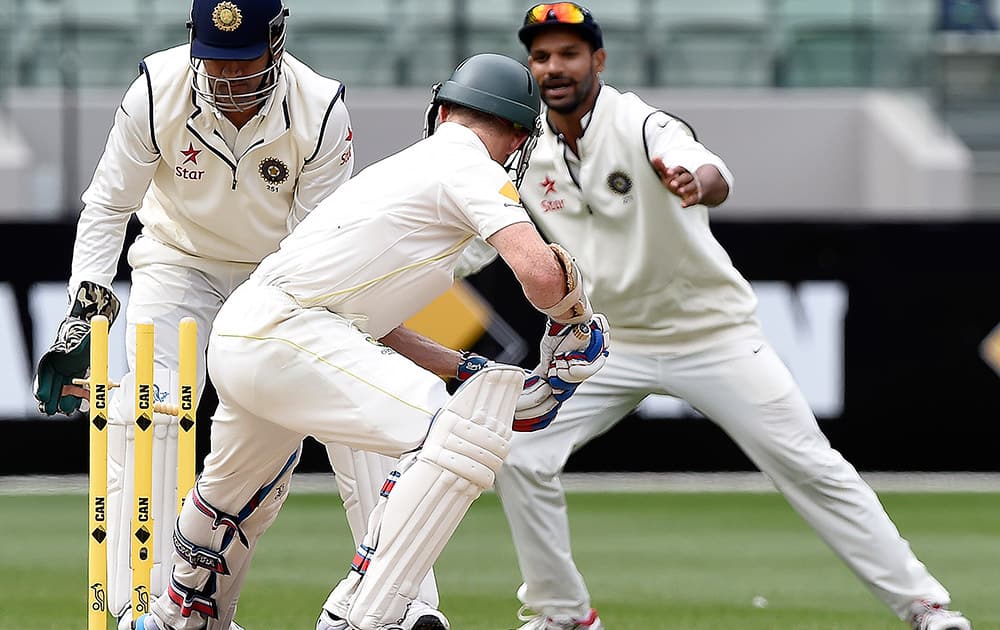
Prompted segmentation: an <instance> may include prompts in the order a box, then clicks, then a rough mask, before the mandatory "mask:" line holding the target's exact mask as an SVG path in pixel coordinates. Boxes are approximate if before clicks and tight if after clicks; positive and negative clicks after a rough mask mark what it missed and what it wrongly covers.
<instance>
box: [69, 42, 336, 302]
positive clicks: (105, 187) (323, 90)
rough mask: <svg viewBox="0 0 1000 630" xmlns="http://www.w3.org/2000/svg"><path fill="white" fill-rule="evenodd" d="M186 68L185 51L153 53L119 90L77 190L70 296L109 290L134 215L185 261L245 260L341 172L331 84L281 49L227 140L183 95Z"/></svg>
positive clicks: (270, 245)
mask: <svg viewBox="0 0 1000 630" xmlns="http://www.w3.org/2000/svg"><path fill="white" fill-rule="evenodd" d="M188 61H189V53H188V47H187V46H186V45H184V46H178V47H176V48H172V49H169V50H165V51H162V52H159V53H155V54H153V55H151V56H149V57H147V58H146V59H145V60H144V61H143V64H142V68H143V72H142V74H141V75H140V76H139V77H138V78H137V79H136V80H135V82H133V84H132V85H131V86H130V87H129V89H128V91H127V92H126V94H125V97H124V99H123V100H122V104H121V107H119V109H118V111H117V112H116V114H115V122H114V126H113V127H112V129H111V132H110V134H109V136H108V141H107V146H106V147H105V151H104V154H103V155H102V156H101V160H100V162H99V163H98V165H97V169H96V171H95V173H94V178H93V180H92V181H91V184H90V186H89V187H88V188H87V190H86V192H85V193H84V194H83V201H84V208H83V211H82V212H81V216H80V220H79V225H78V229H77V237H76V243H75V247H74V253H73V273H72V277H71V279H70V290H71V291H72V290H73V287H75V286H76V285H77V284H78V283H79V282H80V281H83V280H90V281H93V282H96V283H98V284H101V285H104V286H110V284H111V281H112V280H113V279H114V276H115V273H116V271H117V266H118V259H119V257H120V254H121V250H122V247H123V242H124V237H125V230H126V226H127V223H128V220H129V218H130V217H131V215H132V214H133V213H137V214H138V217H139V220H140V221H141V222H142V224H143V231H142V233H143V236H144V237H146V238H151V239H155V240H156V241H159V242H160V243H162V244H164V245H166V246H167V248H169V249H171V250H175V251H177V252H180V253H181V254H183V255H184V256H185V257H186V259H189V260H193V261H197V260H206V261H213V262H216V261H221V262H225V263H235V264H253V263H257V262H259V261H260V260H261V259H262V258H263V257H264V256H266V255H267V254H268V253H270V252H272V251H274V250H275V249H276V248H277V245H278V242H279V241H280V240H281V239H282V238H283V237H284V236H285V235H286V234H288V232H289V231H290V230H291V228H292V227H293V226H294V225H296V224H297V223H298V222H299V221H300V220H301V219H302V218H303V217H304V216H305V215H306V214H307V213H308V212H310V211H311V210H312V209H313V208H314V207H315V206H316V204H317V203H319V201H320V200H321V199H323V198H324V197H326V196H327V195H329V194H330V193H331V192H332V191H333V190H335V189H336V188H337V187H338V186H340V185H341V184H342V183H343V182H344V181H346V180H347V179H348V178H349V177H350V176H351V173H352V169H353V166H354V157H353V152H352V146H353V145H352V140H353V134H352V132H351V128H350V117H349V115H348V112H347V108H346V106H345V105H344V102H343V98H342V97H343V87H342V86H341V84H340V83H339V82H337V81H334V80H332V79H328V78H326V77H322V76H320V75H318V74H316V73H315V72H313V71H312V70H311V69H310V68H309V67H308V66H306V65H305V64H303V63H301V62H299V61H297V60H296V59H295V58H294V57H292V56H291V55H289V54H288V53H286V54H285V55H284V59H283V62H282V72H281V75H280V76H279V79H278V81H279V82H278V85H277V88H276V89H275V91H274V92H273V93H272V95H271V97H270V98H269V99H268V101H267V102H266V103H265V104H264V106H263V107H262V109H261V111H260V112H259V113H258V115H257V116H256V117H255V118H254V119H252V120H251V121H250V122H249V123H248V124H247V126H245V127H244V128H243V129H241V130H239V131H238V132H237V134H236V136H235V137H234V136H233V135H232V131H234V130H235V126H233V125H232V123H230V122H229V121H228V120H227V119H224V118H223V117H221V115H220V114H219V113H218V112H217V111H216V110H215V109H214V108H213V107H211V106H210V105H209V104H207V103H206V102H204V101H202V100H201V99H200V98H197V97H196V96H195V95H194V94H193V92H192V90H191V70H190V68H189V65H188ZM227 125H228V128H227ZM147 262H148V261H147Z"/></svg>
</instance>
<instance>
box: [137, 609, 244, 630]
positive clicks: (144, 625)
mask: <svg viewBox="0 0 1000 630" xmlns="http://www.w3.org/2000/svg"><path fill="white" fill-rule="evenodd" d="M129 628H130V629H131V628H132V626H131V624H130V625H129ZM134 630H169V628H166V626H160V624H159V623H158V622H157V621H156V619H155V618H154V617H153V615H151V614H149V613H146V614H144V615H139V618H138V619H136V620H135V628H134ZM230 630H244V629H243V626H241V625H239V624H238V623H236V622H235V621H234V622H233V625H231V626H230Z"/></svg>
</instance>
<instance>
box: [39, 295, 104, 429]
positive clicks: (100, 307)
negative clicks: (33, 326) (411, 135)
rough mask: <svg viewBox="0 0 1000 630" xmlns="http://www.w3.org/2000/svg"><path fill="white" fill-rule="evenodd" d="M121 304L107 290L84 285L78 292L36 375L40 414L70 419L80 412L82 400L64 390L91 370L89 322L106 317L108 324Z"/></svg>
mask: <svg viewBox="0 0 1000 630" xmlns="http://www.w3.org/2000/svg"><path fill="white" fill-rule="evenodd" d="M120 308H121V303H120V302H119V301H118V298H117V297H116V296H115V294H114V293H113V292H112V291H111V289H108V288H106V287H102V286H100V285H98V284H94V283H93V282H88V281H84V282H81V283H80V288H79V289H77V292H76V298H75V299H74V300H73V304H72V306H71V307H70V312H69V315H68V316H67V317H66V319H64V320H63V321H62V323H61V324H59V331H58V332H57V333H56V340H55V342H54V343H53V344H52V346H51V347H50V348H49V349H48V351H47V352H46V353H45V354H43V355H42V358H41V359H39V360H38V370H37V371H36V372H35V383H34V389H35V398H36V399H37V400H38V410H39V411H41V412H42V413H44V414H46V415H49V416H51V415H54V414H55V413H57V412H59V413H64V414H66V415H70V414H72V413H73V412H75V411H76V410H77V409H79V408H80V405H81V403H82V402H83V399H82V398H80V397H79V396H74V395H72V394H65V395H64V394H63V387H66V386H68V385H72V384H73V379H74V378H84V377H86V376H87V372H88V370H89V368H90V320H91V318H93V317H94V316H95V315H104V316H105V317H107V318H108V321H109V322H114V320H115V318H116V317H117V316H118V311H119V309H120Z"/></svg>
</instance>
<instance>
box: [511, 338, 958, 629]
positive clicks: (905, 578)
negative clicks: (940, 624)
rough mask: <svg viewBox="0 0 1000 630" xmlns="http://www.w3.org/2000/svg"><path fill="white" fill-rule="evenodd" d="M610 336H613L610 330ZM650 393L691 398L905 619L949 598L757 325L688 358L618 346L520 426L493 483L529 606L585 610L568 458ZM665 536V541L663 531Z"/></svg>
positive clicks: (568, 611) (587, 601)
mask: <svg viewBox="0 0 1000 630" xmlns="http://www.w3.org/2000/svg"><path fill="white" fill-rule="evenodd" d="M613 334H614V333H612V336H613ZM649 394H667V395H670V396H675V397H678V398H681V399H683V400H685V401H687V402H688V403H689V404H690V405H691V406H693V407H694V408H696V409H698V410H699V411H701V412H702V413H703V414H704V415H705V416H707V417H708V418H710V419H711V420H712V421H713V422H715V423H716V424H717V425H718V426H719V427H721V428H722V429H723V430H724V431H725V432H726V433H727V434H729V436H730V437H731V438H732V439H733V440H734V441H735V442H736V444H737V445H739V447H740V448H741V449H742V450H743V452H744V453H746V455H747V456H748V457H749V458H750V459H751V460H752V461H753V462H754V464H755V465H756V466H757V467H758V468H759V469H760V470H761V471H763V472H764V473H766V474H767V476H768V477H770V479H771V480H772V481H773V482H774V484H775V486H776V487H777V489H778V490H779V491H781V492H782V494H784V496H785V498H786V499H787V500H788V502H789V503H790V504H791V505H792V507H793V508H794V509H795V510H796V511H797V512H798V513H799V514H800V515H801V516H802V518H804V519H805V520H806V521H807V522H808V523H809V525H811V526H812V528H813V529H814V530H816V533H818V534H819V536H820V538H822V539H823V540H824V541H825V542H826V543H827V545H829V546H830V547H831V548H832V549H833V551H834V552H835V553H836V554H837V555H838V556H839V557H840V558H841V559H842V560H843V561H844V562H845V563H846V564H847V565H848V566H849V567H850V568H851V570H853V571H854V572H855V573H856V574H857V575H858V577H859V578H860V579H861V580H862V582H864V583H865V585H867V586H868V588H869V589H871V591H872V592H873V593H874V594H875V595H876V596H877V597H878V598H879V599H881V600H882V601H883V602H885V604H886V605H888V606H889V607H890V608H891V609H892V610H893V611H894V612H895V613H896V614H897V615H898V616H899V617H900V618H901V619H902V618H904V617H905V615H906V612H907V608H908V606H909V604H910V603H911V602H913V601H914V600H917V599H928V600H932V601H935V602H940V603H942V604H945V603H949V602H950V598H949V595H948V592H947V591H946V590H945V589H944V587H943V586H941V584H940V583H939V582H938V581H937V580H936V579H934V577H933V576H931V575H930V573H929V572H928V571H927V569H926V567H925V566H924V565H923V563H921V562H920V561H919V560H918V559H917V558H916V557H915V556H914V554H913V552H912V551H911V550H910V546H909V543H907V541H906V540H904V539H903V538H902V537H900V534H899V532H898V531H897V529H896V526H895V525H894V524H893V523H892V521H891V520H890V519H889V516H888V515H887V514H886V512H885V510H884V508H883V507H882V505H881V503H880V502H879V500H878V498H877V497H876V495H875V493H874V492H873V491H872V490H871V488H870V487H869V486H868V485H867V484H866V483H865V482H864V481H863V480H862V479H861V477H860V476H859V475H858V473H857V471H856V470H855V469H854V467H853V466H852V465H851V464H850V463H848V462H847V461H846V460H845V459H844V457H843V456H842V455H841V454H840V453H839V452H838V451H836V450H834V449H833V448H832V447H831V446H830V443H829V442H828V441H827V439H826V437H825V436H824V435H823V433H822V432H821V431H820V429H819V426H818V424H817V423H816V419H815V417H814V416H813V414H812V411H811V410H810V409H809V406H808V404H807V402H806V400H805V398H804V397H803V395H802V393H801V392H800V390H799V388H798V385H797V384H796V383H795V381H794V380H793V378H792V375H791V374H790V373H789V372H788V370H787V368H786V367H785V365H784V364H783V363H782V361H781V359H780V358H779V357H778V355H777V354H776V353H775V352H774V350H773V349H772V348H771V346H770V345H768V344H767V342H766V340H765V338H764V337H763V335H762V334H761V333H760V331H759V329H756V328H755V327H749V329H748V330H747V332H746V334H741V335H740V336H739V337H738V338H736V339H735V340H733V339H732V337H730V338H729V339H727V340H726V341H720V343H717V344H715V345H711V346H710V347H708V348H706V349H704V350H700V351H699V352H697V353H691V354H687V355H685V354H671V355H652V354H643V353H640V352H637V351H635V350H633V349H628V350H623V349H622V348H620V347H615V346H614V345H612V348H611V353H610V356H609V357H608V361H607V364H606V365H605V366H604V367H603V368H602V369H601V370H600V371H599V372H598V373H597V374H596V375H594V376H593V377H591V378H590V379H589V380H587V381H586V382H584V383H583V384H582V385H580V387H579V388H578V389H577V391H576V393H575V394H574V395H573V397H572V398H570V399H569V400H568V401H566V403H565V404H563V406H562V409H561V410H560V411H559V415H558V416H557V418H556V419H555V421H553V423H552V424H551V425H550V426H549V427H547V428H546V429H544V430H541V431H536V432H534V433H515V434H514V438H513V440H512V443H511V449H510V454H509V455H508V456H507V459H506V460H505V462H504V465H503V468H502V469H501V471H500V473H499V474H498V475H497V479H496V489H497V493H498V494H499V496H500V498H501V500H502V503H503V507H504V510H505V512H506V514H507V519H508V521H509V523H510V527H511V532H512V535H513V538H514V545H515V547H516V549H517V557H518V562H519V563H520V567H521V574H522V576H523V579H524V585H523V586H522V587H521V589H520V590H519V593H518V594H519V597H520V598H521V600H522V602H523V603H524V604H525V605H527V606H528V607H530V608H531V609H532V610H535V611H538V612H541V613H543V614H545V615H549V616H554V615H581V614H583V613H585V612H586V611H587V610H588V609H589V608H590V595H589V594H588V592H587V588H586V586H585V585H584V581H583V577H582V576H581V575H580V572H579V571H578V570H577V567H576V565H575V564H574V562H573V558H572V554H571V550H570V539H569V523H568V518H567V512H566V501H565V496H564V493H563V488H562V484H561V482H560V480H559V474H560V472H561V471H562V469H563V466H564V465H565V463H566V460H567V459H568V458H569V456H570V454H571V453H572V452H573V451H575V450H576V449H578V448H580V447H581V446H583V445H584V444H586V443H587V442H588V441H590V440H591V439H593V438H594V437H596V436H598V435H601V434H602V433H604V432H605V431H607V430H608V429H610V428H611V427H612V426H614V425H615V424H616V423H617V422H618V421H619V420H621V419H622V418H623V417H624V416H625V415H627V414H628V413H629V412H630V411H632V410H633V409H634V408H635V407H636V405H638V404H639V402H640V401H642V399H643V398H645V397H646V396H647V395H649ZM663 535H664V536H670V535H671V533H670V530H669V528H668V529H665V531H664V532H663Z"/></svg>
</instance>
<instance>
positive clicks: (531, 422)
mask: <svg viewBox="0 0 1000 630" xmlns="http://www.w3.org/2000/svg"><path fill="white" fill-rule="evenodd" d="M492 363H493V362H492V361H490V360H489V359H487V358H486V357H482V356H479V355H478V354H472V353H469V352H466V353H463V354H462V362H461V363H459V364H458V370H457V371H456V374H455V378H457V379H458V380H459V381H460V382H465V381H467V380H468V379H470V378H472V376H473V375H475V374H476V373H478V372H479V371H480V370H482V369H483V368H484V367H486V366H487V365H491V364H492ZM561 404H562V403H560V402H559V401H558V400H556V399H555V396H553V395H552V388H551V387H550V386H549V383H548V380H547V379H546V377H545V376H544V375H541V374H537V373H535V372H532V371H530V370H525V371H524V389H523V390H522V391H521V396H520V397H519V398H518V399H517V404H516V405H515V407H514V424H513V426H512V428H513V430H515V431H521V432H527V431H537V430H539V429H544V428H545V427H547V426H549V423H550V422H552V420H554V419H555V417H556V414H557V413H558V412H559V406H560V405H561Z"/></svg>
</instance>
